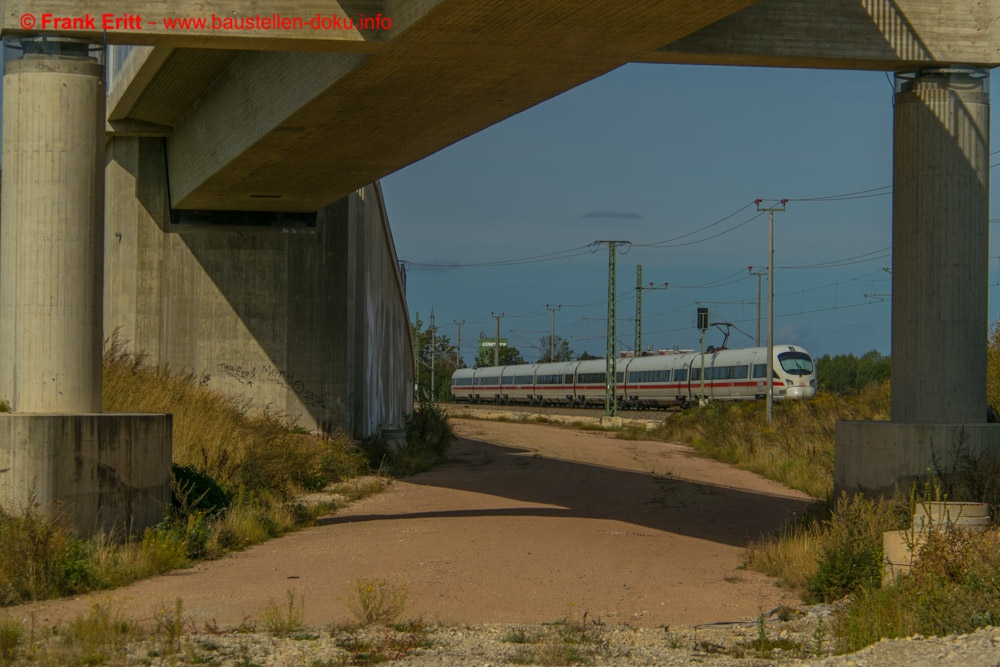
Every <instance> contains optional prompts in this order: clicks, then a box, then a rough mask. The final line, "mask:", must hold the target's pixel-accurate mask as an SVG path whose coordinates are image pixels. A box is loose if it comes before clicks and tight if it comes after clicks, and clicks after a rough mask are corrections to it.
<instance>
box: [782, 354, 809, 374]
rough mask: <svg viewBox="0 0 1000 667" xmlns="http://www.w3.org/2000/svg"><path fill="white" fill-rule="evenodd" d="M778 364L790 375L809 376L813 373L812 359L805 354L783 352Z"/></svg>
mask: <svg viewBox="0 0 1000 667" xmlns="http://www.w3.org/2000/svg"><path fill="white" fill-rule="evenodd" d="M778 363H779V364H781V367H782V368H783V369H784V370H785V372H786V373H788V374H789V375H809V374H811V373H812V372H813V361H812V357H810V356H809V355H808V354H806V353H804V352H782V353H781V354H779V355H778Z"/></svg>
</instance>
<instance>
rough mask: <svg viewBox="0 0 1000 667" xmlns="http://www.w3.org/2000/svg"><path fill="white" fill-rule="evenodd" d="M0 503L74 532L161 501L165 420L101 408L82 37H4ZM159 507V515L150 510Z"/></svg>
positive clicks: (98, 133) (98, 125)
mask: <svg viewBox="0 0 1000 667" xmlns="http://www.w3.org/2000/svg"><path fill="white" fill-rule="evenodd" d="M4 48H5V56H6V58H5V64H4V78H3V86H4V87H3V92H4V99H3V195H2V209H0V214H2V217H0V350H2V353H0V401H3V406H4V410H5V414H2V415H0V506H2V507H4V508H5V509H7V510H11V511H19V510H21V509H23V507H24V506H25V505H26V504H28V503H30V502H35V503H38V504H39V505H41V506H43V507H47V506H49V505H51V504H53V503H57V502H58V503H59V504H60V505H62V506H63V511H65V512H67V513H68V514H69V517H68V518H69V519H70V520H71V521H73V522H74V523H76V525H77V526H78V527H79V528H80V529H82V530H83V531H84V532H90V531H91V530H94V529H104V530H110V529H113V528H116V527H121V526H125V525H129V526H130V527H132V528H139V529H141V528H142V527H143V526H144V525H148V524H149V523H151V522H152V523H155V521H156V520H159V519H158V517H155V516H154V515H156V514H157V513H160V512H161V511H162V507H164V506H166V504H167V503H168V502H169V499H170V496H169V471H170V453H171V452H170V450H171V440H170V432H171V422H170V416H169V415H143V416H137V415H111V414H108V415H101V414H96V413H100V411H101V345H102V337H103V329H102V303H101V301H102V289H103V288H102V278H103V229H104V215H103V211H104V179H103V175H104V66H103V64H102V63H101V62H100V60H99V59H98V58H95V57H93V56H92V53H93V52H94V51H95V47H93V46H92V45H91V44H89V43H88V42H86V41H80V40H75V39H67V38H59V37H25V38H22V39H20V40H11V39H10V38H7V39H5V40H4ZM154 507H155V511H154V510H153V509H152V508H154Z"/></svg>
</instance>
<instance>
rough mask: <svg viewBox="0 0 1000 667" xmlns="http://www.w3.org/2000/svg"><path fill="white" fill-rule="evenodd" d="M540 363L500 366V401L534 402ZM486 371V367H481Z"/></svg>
mask: <svg viewBox="0 0 1000 667" xmlns="http://www.w3.org/2000/svg"><path fill="white" fill-rule="evenodd" d="M536 366H538V364H518V365H516V366H501V367H500V386H501V390H500V402H501V403H503V404H505V405H511V404H513V403H532V402H533V401H534V395H535V367H536ZM481 370H483V371H484V372H486V369H481Z"/></svg>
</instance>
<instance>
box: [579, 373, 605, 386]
mask: <svg viewBox="0 0 1000 667" xmlns="http://www.w3.org/2000/svg"><path fill="white" fill-rule="evenodd" d="M604 378H605V374H604V373H580V376H579V378H578V379H579V381H580V383H581V384H604Z"/></svg>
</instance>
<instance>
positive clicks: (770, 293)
mask: <svg viewBox="0 0 1000 667" xmlns="http://www.w3.org/2000/svg"><path fill="white" fill-rule="evenodd" d="M773 421H774V211H768V212H767V423H768V424H770V423H772V422H773Z"/></svg>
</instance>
